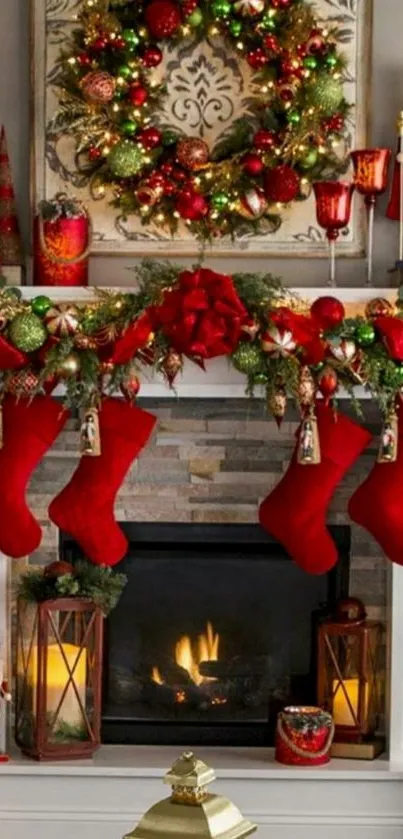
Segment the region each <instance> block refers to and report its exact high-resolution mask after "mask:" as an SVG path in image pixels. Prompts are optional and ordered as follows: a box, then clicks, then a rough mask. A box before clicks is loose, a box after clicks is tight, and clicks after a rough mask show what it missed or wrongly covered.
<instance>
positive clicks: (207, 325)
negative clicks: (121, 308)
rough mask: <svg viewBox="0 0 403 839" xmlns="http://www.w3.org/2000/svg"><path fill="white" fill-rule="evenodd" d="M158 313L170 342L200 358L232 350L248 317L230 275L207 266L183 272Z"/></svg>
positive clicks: (160, 322)
mask: <svg viewBox="0 0 403 839" xmlns="http://www.w3.org/2000/svg"><path fill="white" fill-rule="evenodd" d="M155 314H156V317H157V319H158V321H159V324H160V326H161V329H162V331H163V333H164V335H165V336H166V338H167V339H168V340H169V343H170V345H171V346H172V347H174V348H175V349H176V350H177V351H178V352H180V353H184V354H185V355H187V356H190V357H192V356H193V357H195V358H199V359H204V358H215V357H216V356H219V355H229V354H230V353H232V352H233V351H234V349H235V347H236V346H237V344H238V342H239V339H240V337H241V327H242V324H243V322H244V321H245V319H246V318H247V317H248V313H247V311H246V309H245V307H244V305H243V303H242V301H241V300H240V298H239V297H238V294H237V292H236V290H235V288H234V284H233V281H232V279H231V277H227V276H225V275H224V274H216V273H215V272H214V271H210V270H209V269H206V268H199V269H198V270H197V271H194V272H193V273H192V272H191V271H184V272H183V273H182V274H180V276H179V280H178V285H177V286H176V287H175V288H174V289H173V290H172V291H166V292H165V293H164V299H163V302H162V304H161V305H160V306H159V307H158V309H157V310H156V312H155Z"/></svg>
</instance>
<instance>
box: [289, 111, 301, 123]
mask: <svg viewBox="0 0 403 839" xmlns="http://www.w3.org/2000/svg"><path fill="white" fill-rule="evenodd" d="M287 122H289V123H290V125H298V124H299V123H300V122H301V114H300V112H299V111H288V113H287Z"/></svg>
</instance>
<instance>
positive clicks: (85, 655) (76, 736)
mask: <svg viewBox="0 0 403 839" xmlns="http://www.w3.org/2000/svg"><path fill="white" fill-rule="evenodd" d="M93 617H94V613H91V614H88V613H86V612H75V611H73V610H68V611H49V612H48V616H47V638H48V643H47V655H46V686H47V689H46V723H47V729H46V734H47V739H48V741H49V742H50V743H54V744H58V743H74V742H80V741H85V740H88V739H91V735H92V711H91V709H92V708H93V702H92V700H91V650H92V647H93V623H94V622H93V620H92V619H93Z"/></svg>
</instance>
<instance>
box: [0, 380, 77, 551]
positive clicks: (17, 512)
mask: <svg viewBox="0 0 403 839" xmlns="http://www.w3.org/2000/svg"><path fill="white" fill-rule="evenodd" d="M67 416H68V412H67V411H65V410H64V409H63V408H62V407H61V406H60V405H59V404H58V403H57V402H55V400H54V399H51V397H50V396H35V397H34V399H32V400H28V399H16V398H15V397H14V396H6V398H5V399H4V401H3V431H4V446H3V448H2V449H1V450H0V551H2V552H3V553H4V554H6V555H7V556H12V557H15V558H19V557H22V556H26V555H27V554H30V553H32V552H33V551H35V550H36V549H37V547H38V546H39V545H40V542H41V538H42V531H41V528H40V526H39V524H38V522H37V521H36V519H35V518H34V517H33V515H32V513H31V512H30V511H29V509H28V507H27V503H26V500H25V491H26V488H27V484H28V481H29V479H30V476H31V474H32V472H33V470H34V469H35V468H36V466H37V465H38V463H39V462H40V460H41V459H42V458H43V456H44V454H45V453H46V452H47V450H48V449H49V447H50V446H51V445H52V443H53V442H54V440H55V439H56V437H57V436H58V434H59V433H60V431H61V430H62V428H63V426H64V423H65V422H66V419H67Z"/></svg>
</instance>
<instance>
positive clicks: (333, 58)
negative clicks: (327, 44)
mask: <svg viewBox="0 0 403 839" xmlns="http://www.w3.org/2000/svg"><path fill="white" fill-rule="evenodd" d="M337 62H338V58H337V55H335V54H334V53H333V52H330V53H329V55H327V56H326V58H325V64H326V66H327V67H331V68H332V69H333V67H336V66H337Z"/></svg>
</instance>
